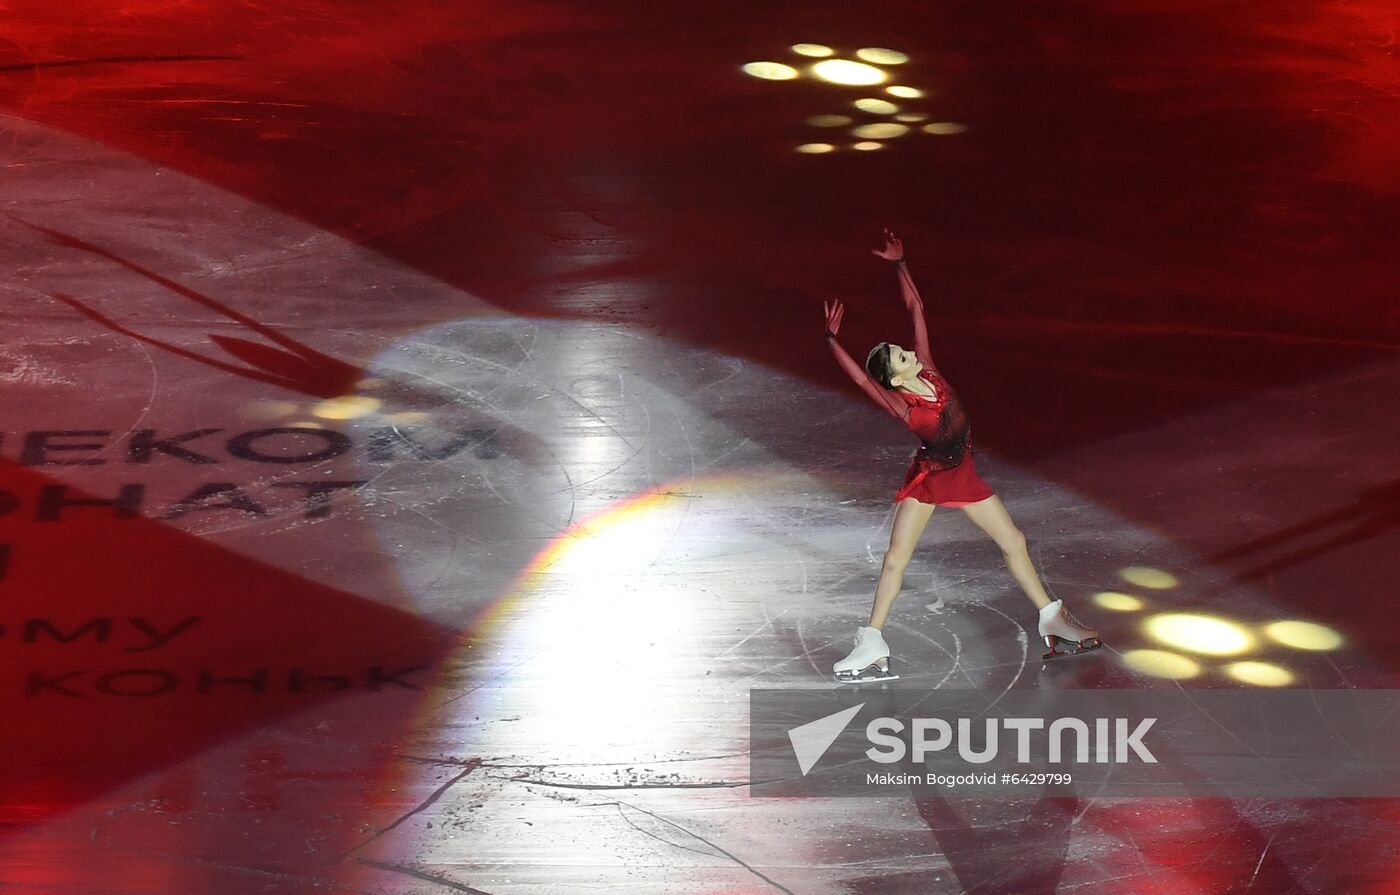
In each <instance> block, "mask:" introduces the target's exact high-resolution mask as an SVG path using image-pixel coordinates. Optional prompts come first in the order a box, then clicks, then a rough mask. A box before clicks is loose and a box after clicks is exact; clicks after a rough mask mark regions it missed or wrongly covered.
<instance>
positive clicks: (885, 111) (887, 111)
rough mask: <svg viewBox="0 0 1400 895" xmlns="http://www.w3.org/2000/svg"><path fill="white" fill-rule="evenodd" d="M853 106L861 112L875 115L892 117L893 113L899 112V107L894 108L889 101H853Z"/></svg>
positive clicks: (870, 99)
mask: <svg viewBox="0 0 1400 895" xmlns="http://www.w3.org/2000/svg"><path fill="white" fill-rule="evenodd" d="M854 105H855V107H856V108H857V109H860V110H861V111H862V112H871V113H874V114H876V115H893V114H894V113H895V112H898V111H899V106H896V105H895V104H894V103H892V102H890V101H889V100H884V99H875V98H873V97H866V98H865V99H858V100H856V101H855V103H854Z"/></svg>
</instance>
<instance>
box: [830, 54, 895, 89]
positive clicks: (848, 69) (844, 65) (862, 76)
mask: <svg viewBox="0 0 1400 895" xmlns="http://www.w3.org/2000/svg"><path fill="white" fill-rule="evenodd" d="M812 74H814V75H816V76H817V77H819V78H821V79H822V80H823V81H830V82H831V83H833V84H848V85H851V86H866V85H869V84H883V83H884V82H885V80H886V78H888V77H889V76H888V75H886V74H885V73H884V72H882V71H880V70H879V69H878V68H876V67H875V66H873V65H866V64H865V63H864V62H852V61H851V60H849V59H826V60H823V61H821V62H818V63H817V64H816V65H814V66H812Z"/></svg>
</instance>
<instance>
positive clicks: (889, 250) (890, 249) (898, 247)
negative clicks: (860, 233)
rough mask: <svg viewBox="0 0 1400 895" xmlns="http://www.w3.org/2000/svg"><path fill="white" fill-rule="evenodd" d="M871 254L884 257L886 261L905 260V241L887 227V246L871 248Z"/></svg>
mask: <svg viewBox="0 0 1400 895" xmlns="http://www.w3.org/2000/svg"><path fill="white" fill-rule="evenodd" d="M870 254H872V255H874V256H875V257H877V258H884V259H885V260H886V261H903V260H904V241H903V240H901V239H900V238H899V237H898V236H895V235H894V234H893V233H891V232H890V230H889V228H888V227H886V228H885V247H884V248H883V249H871V250H870Z"/></svg>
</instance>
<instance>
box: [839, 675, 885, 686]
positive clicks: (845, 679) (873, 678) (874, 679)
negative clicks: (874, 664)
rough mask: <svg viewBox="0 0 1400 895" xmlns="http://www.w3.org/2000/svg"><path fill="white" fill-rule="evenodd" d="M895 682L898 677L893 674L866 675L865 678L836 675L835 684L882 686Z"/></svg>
mask: <svg viewBox="0 0 1400 895" xmlns="http://www.w3.org/2000/svg"><path fill="white" fill-rule="evenodd" d="M897 680H899V675H897V674H893V673H887V674H877V675H868V676H866V677H859V676H856V675H851V676H843V675H840V674H838V675H836V682H837V683H838V684H883V683H886V682H888V681H897Z"/></svg>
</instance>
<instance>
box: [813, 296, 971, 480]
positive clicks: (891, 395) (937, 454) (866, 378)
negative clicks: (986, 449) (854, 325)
mask: <svg viewBox="0 0 1400 895" xmlns="http://www.w3.org/2000/svg"><path fill="white" fill-rule="evenodd" d="M901 275H902V276H903V277H904V278H905V279H906V280H907V278H908V272H907V271H906V270H903V269H901ZM908 282H909V283H910V286H909V288H908V290H907V291H906V293H905V295H906V297H905V304H906V307H907V308H908V310H909V313H910V315H911V316H912V317H913V321H914V354H915V356H917V357H918V359H919V363H921V364H923V369H922V370H920V371H919V378H920V379H922V380H923V381H924V382H925V383H927V384H928V385H930V386H932V387H933V392H934V394H933V396H932V397H929V396H927V395H918V394H912V393H910V392H904V391H895V390H892V389H886V388H884V387H883V386H881V385H880V383H878V382H876V381H875V380H874V379H871V378H870V375H869V374H868V373H866V372H865V368H864V367H862V366H861V365H860V364H858V363H856V362H855V359H854V358H852V357H851V356H850V355H849V354H847V353H846V350H845V349H844V348H842V347H841V344H840V343H839V342H838V341H837V340H836V337H835V336H830V335H829V337H828V339H827V341H828V343H829V344H830V346H831V352H832V354H833V355H835V357H836V360H837V362H838V363H840V364H841V367H842V369H844V370H845V371H846V375H848V376H850V377H851V379H852V381H854V382H855V384H856V385H858V386H860V387H861V390H862V391H864V392H865V393H866V394H867V395H869V396H870V398H871V400H873V401H874V402H875V403H876V404H879V405H880V406H881V407H883V408H885V409H886V410H888V411H889V412H890V414H891V415H892V416H894V417H895V418H896V419H898V420H899V421H900V422H902V423H904V425H906V426H908V427H909V430H910V431H911V432H913V433H914V434H915V435H917V436H919V440H920V441H922V442H923V444H921V445H920V447H919V450H918V453H916V454H915V455H914V461H913V462H912V463H910V464H909V472H908V473H907V474H906V475H905V477H904V486H903V487H901V488H900V489H899V493H898V494H896V495H895V502H896V503H898V502H899V501H901V500H904V499H906V498H909V497H912V498H914V499H915V500H917V501H919V502H920V503H931V504H939V505H941V506H945V507H961V506H967V505H968V504H970V503H977V502H978V501H982V500H986V499H987V498H988V497H991V496H993V494H994V492H993V491H992V489H991V487H990V486H988V485H987V483H986V482H984V481H982V477H981V476H979V475H978V474H977V467H976V465H975V464H974V462H973V459H972V428H971V426H970V425H969V424H968V421H967V414H966V413H965V412H964V411H963V408H962V404H961V403H960V402H959V401H958V396H957V393H956V392H954V391H953V389H952V386H950V385H948V381H947V380H946V379H944V378H943V377H942V376H941V375H939V373H938V370H937V368H935V367H934V365H933V353H932V352H931V351H930V350H929V342H928V329H927V326H926V324H925V323H924V308H923V302H922V300H920V299H919V297H918V292H917V290H914V289H913V288H912V281H908Z"/></svg>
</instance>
